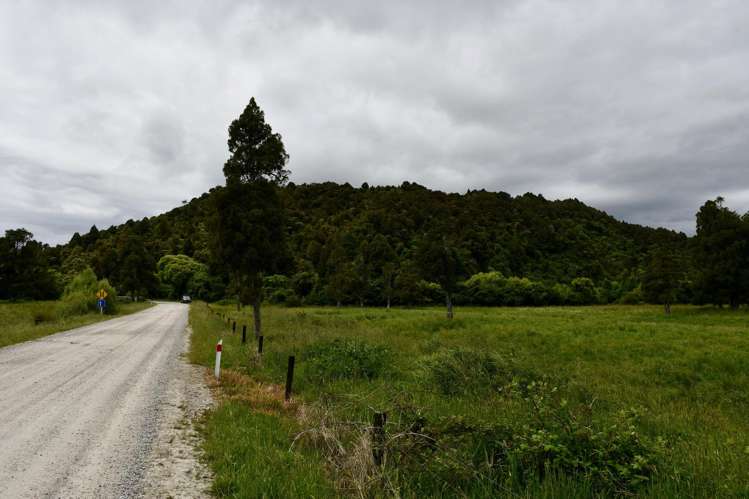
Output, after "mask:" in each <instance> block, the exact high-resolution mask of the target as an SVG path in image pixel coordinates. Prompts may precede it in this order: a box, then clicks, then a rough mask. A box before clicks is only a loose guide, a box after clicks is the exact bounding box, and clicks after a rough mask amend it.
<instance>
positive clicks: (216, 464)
mask: <svg viewBox="0 0 749 499" xmlns="http://www.w3.org/2000/svg"><path fill="white" fill-rule="evenodd" d="M201 430H202V434H203V436H204V439H205V442H204V444H203V448H204V450H205V456H206V459H208V460H209V461H210V462H211V463H212V467H213V470H214V473H215V477H214V479H213V485H212V487H213V490H212V492H213V494H215V495H216V496H217V497H332V496H333V495H334V490H333V489H332V487H331V486H330V485H329V484H328V482H327V480H326V478H325V473H324V467H323V463H322V459H320V458H319V457H318V456H316V455H315V454H313V453H310V452H302V451H300V450H299V449H297V448H290V445H289V442H290V438H291V434H292V432H293V425H291V424H289V423H288V422H286V421H284V420H282V419H280V418H278V417H274V416H270V415H267V414H262V413H258V412H254V411H253V410H252V408H251V407H248V406H247V405H245V404H242V403H241V402H236V401H233V402H226V403H223V404H221V405H220V407H218V408H217V409H214V410H212V411H211V412H209V413H208V414H207V415H206V417H205V419H204V420H203V423H202V425H201Z"/></svg>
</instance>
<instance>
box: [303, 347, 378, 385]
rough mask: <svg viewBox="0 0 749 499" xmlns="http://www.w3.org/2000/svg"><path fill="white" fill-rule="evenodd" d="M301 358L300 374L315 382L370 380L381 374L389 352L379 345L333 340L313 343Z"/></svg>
mask: <svg viewBox="0 0 749 499" xmlns="http://www.w3.org/2000/svg"><path fill="white" fill-rule="evenodd" d="M304 359H305V361H304V374H305V375H306V376H307V377H308V378H309V379H312V380H315V381H319V382H326V381H330V380H335V379H374V378H377V377H379V376H381V375H382V374H383V373H384V371H385V368H386V367H387V366H388V364H389V361H390V351H389V350H388V349H387V348H386V347H384V346H382V345H372V344H370V343H366V342H363V341H359V340H338V339H336V340H333V341H330V342H322V343H316V344H313V345H312V346H310V347H309V348H307V350H306V351H305V353H304Z"/></svg>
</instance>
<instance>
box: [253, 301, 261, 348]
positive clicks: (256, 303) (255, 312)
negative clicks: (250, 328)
mask: <svg viewBox="0 0 749 499" xmlns="http://www.w3.org/2000/svg"><path fill="white" fill-rule="evenodd" d="M252 318H253V319H254V320H255V339H257V338H259V337H260V297H257V298H255V301H253V302H252Z"/></svg>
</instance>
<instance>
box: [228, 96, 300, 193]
mask: <svg viewBox="0 0 749 499" xmlns="http://www.w3.org/2000/svg"><path fill="white" fill-rule="evenodd" d="M228 145H229V152H230V153H231V156H230V157H229V159H228V160H227V161H226V163H225V164H224V176H225V177H226V182H227V183H234V182H241V183H247V182H255V181H257V180H266V181H269V182H272V183H274V184H279V185H283V184H284V183H286V181H287V180H288V178H289V171H288V170H285V169H284V166H286V163H287V162H288V160H289V155H288V154H287V153H286V149H285V148H284V145H283V141H282V140H281V135H280V134H278V133H273V129H272V128H271V126H270V125H269V124H268V123H266V122H265V113H263V110H262V109H260V106H258V105H257V103H256V102H255V98H254V97H253V98H251V99H250V103H249V104H247V107H245V109H244V111H242V114H241V115H240V116H239V118H237V119H235V120H234V121H232V122H231V125H229V141H228Z"/></svg>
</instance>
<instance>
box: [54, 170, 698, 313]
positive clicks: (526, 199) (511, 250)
mask: <svg viewBox="0 0 749 499" xmlns="http://www.w3.org/2000/svg"><path fill="white" fill-rule="evenodd" d="M217 189H221V188H220V187H219V188H214V189H212V190H211V192H209V193H206V194H204V195H203V196H201V197H200V198H195V199H193V200H192V201H190V202H187V203H185V204H183V206H180V207H178V208H175V209H173V210H171V211H169V212H167V213H164V214H162V215H158V216H154V217H150V218H144V219H143V220H140V221H132V220H130V221H128V222H127V223H125V224H123V225H120V226H116V227H110V228H109V229H107V230H97V229H96V228H95V227H94V228H92V230H91V231H90V232H89V233H87V234H84V235H79V234H75V235H74V236H73V238H72V239H71V241H70V242H69V243H68V244H67V245H64V246H60V247H58V248H53V249H52V250H53V251H52V255H53V258H54V260H56V262H55V263H56V266H58V268H60V271H61V274H62V275H63V276H65V275H74V274H75V272H77V271H78V270H79V269H80V268H82V267H85V266H86V265H90V266H91V267H92V268H93V269H94V271H95V272H96V273H97V275H98V276H99V277H105V278H108V279H110V281H112V283H113V284H114V285H115V286H118V287H122V285H123V284H124V281H126V280H127V279H128V275H126V274H127V272H130V270H129V269H128V267H129V265H127V264H126V262H125V261H124V260H125V259H127V258H130V262H131V263H134V262H140V263H139V265H141V266H142V265H144V264H146V263H147V262H150V263H148V265H155V263H156V262H157V261H158V260H159V259H160V258H161V257H163V256H164V255H168V254H185V255H188V256H191V257H193V258H194V259H195V260H197V261H199V262H203V263H205V264H207V265H209V266H210V256H209V250H208V242H209V241H208V230H207V226H208V223H209V218H210V213H211V197H212V196H214V194H215V192H216V191H217ZM281 198H282V201H283V203H284V205H285V207H286V223H287V233H288V242H289V254H290V258H289V265H288V267H287V269H286V271H285V272H284V273H285V275H286V276H287V277H288V278H289V280H288V283H286V284H284V283H283V282H281V284H278V285H279V286H286V287H287V288H288V292H292V293H293V294H295V295H296V296H295V297H294V299H295V300H297V299H303V300H305V301H307V302H310V303H313V302H317V303H331V302H334V301H343V302H368V303H369V302H371V303H381V302H382V301H383V300H384V297H383V293H386V292H387V293H388V296H390V295H392V298H393V299H394V301H395V302H399V301H400V302H403V303H405V302H425V301H430V300H431V299H435V300H436V299H440V293H439V292H437V291H436V290H434V289H431V288H430V287H429V286H428V285H426V283H425V282H424V280H423V279H422V278H421V274H420V273H419V271H418V268H417V267H418V265H417V262H416V261H415V248H416V247H417V246H418V245H419V242H420V241H423V240H425V239H428V238H431V239H434V238H444V239H445V240H446V241H447V240H449V241H450V244H453V245H455V247H456V248H457V250H458V251H459V254H460V256H461V260H462V268H461V273H462V275H463V278H464V279H467V278H469V277H470V276H472V275H475V274H478V273H486V272H491V271H495V272H494V273H493V274H492V275H494V276H498V275H499V274H497V272H498V273H501V275H502V276H503V278H509V277H518V278H527V279H525V280H524V281H523V282H525V283H526V284H527V283H528V281H531V282H532V283H536V282H537V283H545V286H546V289H547V290H550V289H551V286H552V285H563V286H569V285H571V283H572V282H573V280H575V279H578V278H589V279H590V280H592V282H593V284H594V285H595V288H596V293H597V294H598V298H597V300H599V301H604V302H609V301H615V300H618V299H620V298H621V297H622V296H624V295H625V294H626V293H627V292H629V291H631V290H633V289H635V288H636V287H637V286H638V285H639V279H640V273H641V271H642V269H643V266H644V265H645V263H646V260H647V258H648V253H649V251H650V250H652V249H653V247H654V246H658V247H664V246H666V247H668V248H669V250H670V251H674V252H676V253H679V254H686V250H687V245H688V241H689V240H688V238H687V237H686V236H685V235H684V234H681V233H677V232H674V231H670V230H666V229H653V228H649V227H642V226H638V225H633V224H628V223H624V222H621V221H618V220H616V219H614V218H613V217H611V216H609V215H607V214H606V213H604V212H602V211H600V210H596V209H594V208H591V207H589V206H586V205H585V204H583V203H581V202H580V201H577V200H571V199H568V200H563V201H548V200H546V199H544V198H543V197H542V196H538V195H532V194H525V195H522V196H516V197H512V196H510V195H509V194H507V193H504V192H499V193H494V192H487V191H484V190H481V191H469V192H467V193H466V194H447V193H443V192H440V191H433V190H429V189H427V188H425V187H422V186H420V185H417V184H413V183H408V182H405V183H403V184H402V185H401V186H398V187H369V186H367V185H366V184H364V185H362V186H361V187H360V188H355V187H352V186H350V185H348V184H343V185H341V184H336V183H332V182H326V183H321V184H303V185H295V184H289V185H287V186H285V187H282V188H281ZM141 248H142V251H141ZM143 253H145V254H143ZM133 255H134V256H133ZM211 273H212V274H213V278H212V284H211V286H210V288H211V291H205V293H208V294H212V295H220V294H222V293H223V290H222V288H221V284H220V282H219V281H223V282H225V279H224V278H223V276H220V275H217V274H219V273H218V272H216V271H215V270H214V271H212V272H211ZM276 281H279V279H277V280H276ZM280 281H283V279H280ZM151 285H152V286H157V285H158V284H157V283H152V284H151ZM270 285H271V286H273V285H274V284H273V283H270ZM387 288H393V289H390V290H389V291H388V290H387ZM271 291H272V290H271ZM562 293H564V290H562ZM281 294H283V293H281ZM282 299H283V297H282ZM545 301H546V302H554V301H555V300H554V299H551V300H549V299H546V300H545ZM557 301H559V300H557ZM587 301H589V300H587Z"/></svg>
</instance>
